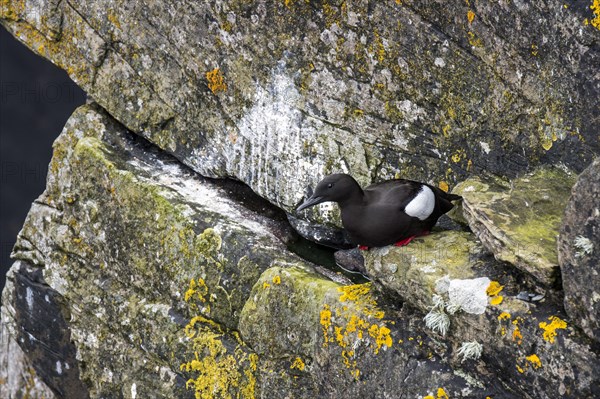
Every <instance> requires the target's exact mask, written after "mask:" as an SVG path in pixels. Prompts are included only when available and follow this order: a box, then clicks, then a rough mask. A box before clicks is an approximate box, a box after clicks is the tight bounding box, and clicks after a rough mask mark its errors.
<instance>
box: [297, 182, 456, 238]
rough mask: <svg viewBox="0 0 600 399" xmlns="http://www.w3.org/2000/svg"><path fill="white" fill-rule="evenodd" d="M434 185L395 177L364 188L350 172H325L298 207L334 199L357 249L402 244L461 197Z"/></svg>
mask: <svg viewBox="0 0 600 399" xmlns="http://www.w3.org/2000/svg"><path fill="white" fill-rule="evenodd" d="M461 198H462V197H460V196H459V195H455V194H448V193H446V192H444V191H442V190H440V189H439V188H437V187H434V186H431V185H429V184H425V183H419V182H416V181H412V180H404V179H395V180H387V181H384V182H381V183H375V184H371V185H370V186H368V187H366V188H365V189H364V190H363V189H361V188H360V186H359V184H358V183H357V182H356V180H354V178H353V177H352V176H350V175H347V174H343V173H337V174H332V175H329V176H326V177H325V178H324V179H323V180H321V181H320V182H319V184H317V187H316V189H315V191H314V193H313V194H312V195H311V196H310V198H308V199H307V200H306V201H305V202H304V203H303V204H302V205H300V206H299V207H298V211H301V210H303V209H305V208H308V207H310V206H313V205H317V204H320V203H322V202H327V201H333V202H337V203H338V205H339V206H340V209H341V211H342V224H343V225H344V228H345V229H346V230H347V231H348V233H349V234H350V239H351V241H352V243H353V244H355V245H359V247H360V248H361V249H368V248H370V247H383V246H386V245H390V244H394V245H396V246H403V245H406V244H408V243H409V242H411V241H412V239H414V238H415V237H418V236H421V235H425V234H429V231H430V230H431V228H432V227H433V226H434V225H435V223H436V222H437V220H438V218H439V217H440V216H442V215H443V214H444V213H446V212H448V211H449V210H450V209H452V207H453V206H454V205H453V204H452V202H451V201H456V200H459V199H461Z"/></svg>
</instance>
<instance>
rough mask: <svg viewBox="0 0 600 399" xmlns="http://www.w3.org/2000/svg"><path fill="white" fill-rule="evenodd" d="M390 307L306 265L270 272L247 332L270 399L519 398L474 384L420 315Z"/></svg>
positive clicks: (365, 289) (246, 313) (259, 287)
mask: <svg viewBox="0 0 600 399" xmlns="http://www.w3.org/2000/svg"><path fill="white" fill-rule="evenodd" d="M382 305H383V304H380V303H379V301H378V298H377V296H376V294H375V293H374V292H373V291H372V286H371V284H370V283H365V284H356V285H346V286H343V285H340V284H337V283H334V282H331V281H328V280H325V279H323V278H322V277H320V276H318V275H315V274H314V272H311V271H310V270H307V269H306V268H302V267H298V266H295V267H291V268H289V267H288V268H282V267H273V268H271V269H269V270H267V271H265V272H264V273H263V275H262V276H261V278H260V279H259V281H258V282H257V283H256V285H255V286H254V288H253V290H252V294H251V295H250V299H249V300H248V302H247V303H246V306H245V307H244V310H243V311H242V316H241V319H240V333H241V335H242V336H243V337H244V338H245V339H246V340H247V341H248V343H249V344H250V345H251V346H252V348H254V349H255V350H256V351H257V352H258V353H259V354H260V356H261V359H263V360H264V361H263V362H261V364H260V368H261V369H262V370H264V371H263V372H262V373H261V378H263V382H265V379H268V385H269V386H270V389H269V397H274V398H284V397H290V396H292V397H299V398H309V397H319V398H339V397H343V396H351V397H357V398H364V397H377V398H379V397H386V396H395V395H397V394H398V392H402V393H403V394H404V395H408V396H411V397H424V396H426V395H428V394H431V393H432V392H447V394H448V395H449V396H450V397H454V396H465V394H466V396H468V395H472V396H474V397H476V396H485V395H489V394H491V395H500V394H504V395H505V397H513V396H514V397H517V396H518V395H516V394H513V391H512V390H511V389H499V387H498V386H495V384H496V382H494V381H493V380H490V379H488V378H487V377H485V376H482V378H483V380H484V381H485V388H484V386H476V385H473V383H472V382H473V380H474V379H476V378H479V377H475V376H474V374H476V373H477V372H476V371H475V370H473V369H470V368H469V369H463V368H462V367H456V368H455V369H452V368H450V367H449V365H448V363H447V360H446V359H443V358H442V357H440V356H438V354H436V353H435V349H436V348H438V346H439V344H438V343H437V342H435V341H433V340H431V339H430V338H429V337H427V336H426V335H425V331H424V330H422V327H421V326H419V325H417V324H416V323H418V324H422V323H420V322H419V318H420V315H419V314H418V313H417V314H415V313H414V312H412V311H411V310H410V309H401V310H399V309H400V308H399V307H398V306H389V304H388V305H387V306H385V305H384V306H385V307H383V306H382ZM286 368H289V369H291V370H294V373H295V381H294V382H293V384H292V385H291V386H290V385H289V382H287V381H285V379H282V378H281V377H279V376H278V372H277V370H281V369H286ZM407 381H410V382H409V383H407ZM440 389H441V391H440ZM289 392H292V393H295V395H290V394H289Z"/></svg>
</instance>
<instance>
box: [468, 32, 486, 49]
mask: <svg viewBox="0 0 600 399" xmlns="http://www.w3.org/2000/svg"><path fill="white" fill-rule="evenodd" d="M467 36H468V38H469V44H470V45H471V46H473V47H481V46H483V42H482V41H481V39H480V38H478V37H477V36H476V35H475V34H474V33H473V32H470V31H469V32H467Z"/></svg>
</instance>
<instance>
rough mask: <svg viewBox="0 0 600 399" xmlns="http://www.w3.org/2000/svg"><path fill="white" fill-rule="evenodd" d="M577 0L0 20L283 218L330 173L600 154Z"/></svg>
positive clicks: (10, 12) (10, 8)
mask: <svg viewBox="0 0 600 399" xmlns="http://www.w3.org/2000/svg"><path fill="white" fill-rule="evenodd" d="M580 3H581V4H580ZM585 3H586V2H585V1H584V2H579V3H578V4H577V5H575V4H574V5H569V6H567V7H565V4H563V2H560V1H556V0H553V1H550V2H546V3H532V4H525V3H513V2H508V3H504V2H491V3H490V2H487V3H482V4H479V3H478V4H475V3H473V4H471V3H461V4H457V3H444V2H442V3H438V4H434V5H431V4H430V2H423V1H419V0H414V1H413V0H411V1H408V2H404V1H391V0H390V1H365V2H357V3H352V4H348V3H347V2H330V1H324V2H320V3H318V4H313V3H311V2H306V1H261V2H241V1H224V0H220V1H216V2H207V1H205V2H189V1H180V2H167V3H165V2H141V1H122V0H121V1H116V2H115V1H108V0H102V1H98V0H94V1H85V0H78V1H69V2H58V1H50V0H47V1H27V0H11V1H5V2H4V3H3V4H4V5H3V7H2V10H0V11H1V14H0V17H1V22H2V24H3V25H5V26H6V27H7V28H8V29H9V30H10V31H11V32H12V33H13V34H14V35H15V36H16V37H18V38H19V39H20V40H21V41H23V42H24V43H25V44H26V45H28V46H29V47H30V48H32V49H33V50H34V51H36V52H37V53H38V54H41V55H42V56H44V57H47V58H49V59H51V60H52V61H53V62H54V63H56V64H57V65H59V66H61V67H62V68H64V69H65V70H67V71H68V73H69V75H70V76H71V77H72V78H73V79H74V80H75V81H76V82H77V83H78V84H79V85H80V86H82V88H84V89H85V91H86V92H88V93H89V94H90V95H91V96H92V97H93V98H94V99H95V100H96V101H97V102H98V103H99V104H101V105H102V107H104V108H105V109H107V110H108V111H109V112H110V114H111V115H114V116H115V118H116V119H117V120H119V121H120V122H121V123H123V124H124V125H125V126H127V127H128V128H129V129H130V130H132V131H134V132H136V133H138V134H140V135H143V136H144V137H146V138H148V139H149V140H150V141H152V142H154V143H156V144H157V145H159V146H160V147H161V148H163V149H165V150H167V151H169V152H171V153H172V154H174V155H175V156H176V157H177V158H178V159H180V160H181V161H182V162H184V163H185V164H187V165H189V166H190V167H191V168H192V169H194V170H196V171H198V172H200V173H201V174H203V175H205V176H233V177H235V178H237V179H239V180H241V181H244V182H245V183H247V184H248V185H250V186H251V187H252V189H253V190H254V191H256V192H257V193H259V194H260V195H261V196H263V197H264V198H267V199H268V200H269V201H271V202H272V203H274V204H277V205H278V206H280V207H282V208H284V209H285V210H287V211H288V212H292V211H293V209H294V207H295V205H296V204H297V203H298V202H299V201H300V200H301V197H302V193H303V192H304V189H305V187H306V186H307V185H309V184H313V185H314V184H315V182H317V181H318V180H320V178H321V177H322V176H323V175H324V174H326V173H329V172H331V171H348V172H350V173H352V174H353V175H354V176H355V177H357V179H358V181H359V182H360V183H361V184H366V183H369V182H372V181H378V180H383V179H385V178H389V177H392V176H394V175H395V174H400V175H402V176H403V177H410V178H414V179H418V180H424V181H428V182H430V183H433V184H438V183H440V184H442V185H444V186H445V185H448V184H449V185H452V184H453V183H456V182H457V181H460V180H462V178H464V177H465V176H466V174H468V173H471V172H474V171H478V172H480V171H487V172H492V173H494V174H500V175H508V176H511V177H512V176H514V175H515V174H517V173H519V172H522V171H524V170H526V169H527V168H528V167H532V166H535V165H539V164H541V163H556V162H563V163H565V164H567V165H568V166H569V167H571V168H573V169H574V170H576V171H581V170H583V168H584V167H585V166H586V165H587V164H588V163H589V162H591V160H592V158H593V156H594V154H598V153H599V152H600V147H599V146H598V145H599V144H598V140H597V136H596V135H597V132H596V130H595V128H594V126H595V118H596V110H597V109H598V104H599V103H598V101H599V100H598V99H599V98H600V89H599V82H600V81H599V78H598V75H597V73H596V69H597V65H598V63H599V62H600V52H599V50H598V47H597V46H596V45H594V43H596V42H597V41H598V40H599V38H600V30H599V29H598V28H597V24H593V23H586V21H588V22H589V21H594V20H595V19H594V13H593V10H592V9H590V7H589V4H587V5H586V4H585ZM587 3H590V2H587ZM423 49H427V51H423ZM319 209H320V208H314V209H313V210H311V212H309V213H308V215H309V218H310V219H311V220H312V221H313V222H322V221H324V220H329V221H331V220H335V219H336V217H335V213H334V214H330V213H328V212H326V210H325V209H322V210H321V211H319ZM306 233H307V234H308V235H309V236H314V234H313V233H314V232H313V231H311V230H310V229H309V230H307V231H306Z"/></svg>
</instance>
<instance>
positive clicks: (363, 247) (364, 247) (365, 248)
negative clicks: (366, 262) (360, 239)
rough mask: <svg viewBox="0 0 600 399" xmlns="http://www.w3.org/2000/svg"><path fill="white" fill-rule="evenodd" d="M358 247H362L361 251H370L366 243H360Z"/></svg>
mask: <svg viewBox="0 0 600 399" xmlns="http://www.w3.org/2000/svg"><path fill="white" fill-rule="evenodd" d="M358 249H360V250H361V251H368V250H369V247H367V246H366V245H359V246H358Z"/></svg>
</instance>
